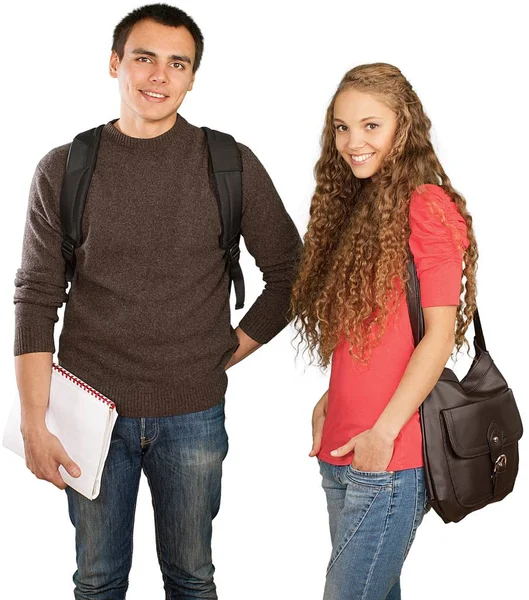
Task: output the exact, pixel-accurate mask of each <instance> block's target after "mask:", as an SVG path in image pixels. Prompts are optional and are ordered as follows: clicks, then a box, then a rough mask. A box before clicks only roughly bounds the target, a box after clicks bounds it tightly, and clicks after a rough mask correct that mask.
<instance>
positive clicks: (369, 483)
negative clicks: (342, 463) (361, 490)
mask: <svg viewBox="0 0 529 600" xmlns="http://www.w3.org/2000/svg"><path fill="white" fill-rule="evenodd" d="M348 472H349V473H351V476H350V477H348V476H347V473H348ZM388 474H390V475H391V477H390V480H389V481H386V479H387V478H386V477H385V478H383V479H382V478H380V479H382V481H379V480H376V479H375V478H373V479H371V480H369V479H367V480H365V481H364V480H362V479H361V475H357V476H356V478H355V477H354V475H355V472H354V470H351V469H349V468H347V469H346V471H345V473H344V476H345V479H347V480H348V481H350V482H351V483H356V484H357V485H361V486H362V487H366V488H381V489H382V488H389V487H393V482H394V480H395V473H394V472H392V471H388Z"/></svg>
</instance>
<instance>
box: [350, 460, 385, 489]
mask: <svg viewBox="0 0 529 600" xmlns="http://www.w3.org/2000/svg"><path fill="white" fill-rule="evenodd" d="M394 475H395V473H394V472H393V471H359V470H358V469H355V468H354V467H353V466H351V465H348V466H347V468H346V471H345V477H346V479H347V480H348V481H349V482H352V483H357V484H360V485H367V486H376V487H378V486H387V485H391V484H392V482H393V478H394Z"/></svg>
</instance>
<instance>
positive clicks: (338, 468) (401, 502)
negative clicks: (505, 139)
mask: <svg viewBox="0 0 529 600" xmlns="http://www.w3.org/2000/svg"><path fill="white" fill-rule="evenodd" d="M430 127H431V122H430V120H429V119H428V117H427V116H426V114H425V113H424V110H423V107H422V104H421V102H420V100H419V98H418V97H417V94H416V93H415V92H414V90H413V89H412V87H411V85H410V84H409V83H408V81H407V80H406V79H405V77H404V76H403V75H402V73H401V72H400V71H399V70H398V69H397V68H395V67H393V66H391V65H388V64H371V65H362V66H359V67H356V68H354V69H352V70H351V71H349V72H348V73H346V75H345V76H344V78H343V80H342V82H341V83H340V85H339V87H338V90H337V91H336V93H335V95H334V97H333V99H332V101H331V103H330V106H329V108H328V110H327V117H326V121H325V127H324V130H323V136H322V153H321V157H320V159H319V161H318V163H317V165H316V180H317V185H316V191H315V193H314V196H313V199H312V204H311V210H310V222H309V226H308V231H307V234H306V236H305V250H304V256H303V258H302V261H301V265H300V272H299V275H298V279H297V281H296V283H295V286H294V290H293V297H292V309H293V316H294V317H295V319H296V326H297V328H298V330H299V333H300V334H301V336H302V338H304V339H305V341H306V343H307V346H308V349H309V354H310V356H311V358H312V357H314V353H315V352H317V354H318V357H319V364H320V365H321V366H323V367H326V366H327V365H328V364H329V362H330V361H331V356H332V370H331V378H330V385H329V389H328V391H327V392H325V394H324V395H323V397H322V398H321V400H320V401H319V402H318V403H317V404H316V407H315V409H314V413H313V423H312V425H313V447H312V450H311V452H310V456H317V457H318V459H319V461H320V470H321V475H322V477H323V484H322V485H323V488H324V490H325V493H326V496H327V506H328V511H329V525H330V531H331V540H332V555H331V559H330V562H329V566H328V570H327V579H326V586H325V595H324V599H325V600H398V599H400V597H401V595H400V573H401V569H402V565H403V562H404V559H405V558H406V555H407V554H408V551H409V549H410V546H411V544H412V541H413V539H414V536H415V532H416V530H417V527H418V526H419V524H420V523H421V520H422V518H423V515H424V512H425V507H426V503H427V498H426V493H425V483H424V470H423V456H422V436H421V428H420V423H419V414H418V407H419V405H420V404H421V403H422V402H423V400H424V399H425V398H426V396H427V395H428V393H429V392H430V390H431V389H432V388H433V386H434V385H435V383H436V381H437V379H438V378H439V376H440V374H441V372H442V370H443V368H444V366H445V364H446V362H447V360H448V358H449V357H450V354H451V352H452V350H453V348H454V342H455V347H456V351H459V350H460V348H461V346H462V345H463V342H464V341H465V331H466V330H467V328H468V326H469V323H470V322H471V320H472V315H473V313H474V310H475V306H476V277H475V273H476V260H477V255H478V253H477V247H476V241H475V238H474V233H473V231H472V219H471V217H470V215H469V214H468V212H467V209H466V205H465V200H464V199H463V198H462V196H461V195H460V194H458V193H457V192H456V191H455V190H454V188H453V187H452V185H451V183H450V180H449V179H448V177H447V175H446V173H445V172H444V170H443V168H442V166H441V164H440V162H439V160H438V158H437V156H436V155H435V152H434V149H433V147H432V143H431V141H430ZM409 260H414V262H415V265H416V268H417V273H418V277H419V281H420V285H421V304H422V306H423V309H424V310H423V312H424V319H425V336H424V338H423V340H422V341H421V343H420V344H419V345H418V346H417V348H414V344H413V337H412V332H411V326H410V321H409V316H408V308H407V303H406V295H405V289H406V282H407V281H408V279H409V277H408V272H407V265H408V261H409ZM463 263H464V269H463V268H462V267H463ZM463 274H464V276H465V283H464V284H463V283H462V275H463ZM463 292H464V302H461V299H460V298H461V295H462V293H463Z"/></svg>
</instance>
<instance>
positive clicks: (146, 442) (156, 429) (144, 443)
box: [141, 418, 160, 448]
mask: <svg viewBox="0 0 529 600" xmlns="http://www.w3.org/2000/svg"><path fill="white" fill-rule="evenodd" d="M159 434H160V427H159V425H158V419H157V418H155V419H154V435H153V436H152V438H146V437H143V438H142V441H141V444H142V448H145V447H146V446H149V444H152V443H153V442H155V441H156V440H157V439H158V435H159Z"/></svg>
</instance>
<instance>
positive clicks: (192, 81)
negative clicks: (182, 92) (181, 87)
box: [187, 73, 195, 92]
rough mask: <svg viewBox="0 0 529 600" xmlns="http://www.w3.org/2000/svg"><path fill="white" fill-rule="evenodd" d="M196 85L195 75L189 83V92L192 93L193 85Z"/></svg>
mask: <svg viewBox="0 0 529 600" xmlns="http://www.w3.org/2000/svg"><path fill="white" fill-rule="evenodd" d="M194 83H195V74H194V73H193V77H191V81H190V83H189V87H188V88H187V91H188V92H190V91H191V90H192V89H193V84H194Z"/></svg>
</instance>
